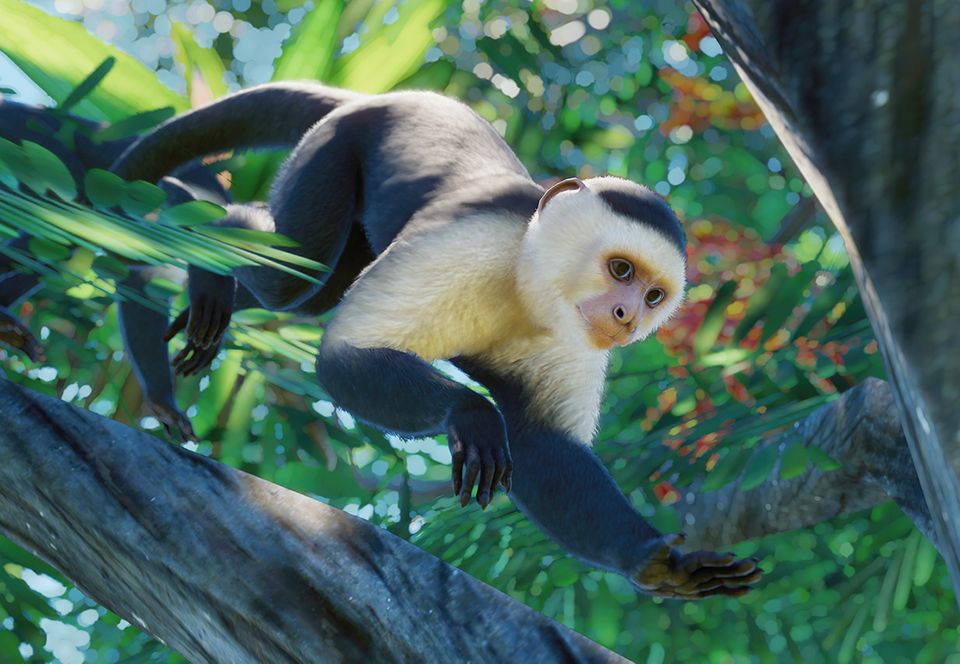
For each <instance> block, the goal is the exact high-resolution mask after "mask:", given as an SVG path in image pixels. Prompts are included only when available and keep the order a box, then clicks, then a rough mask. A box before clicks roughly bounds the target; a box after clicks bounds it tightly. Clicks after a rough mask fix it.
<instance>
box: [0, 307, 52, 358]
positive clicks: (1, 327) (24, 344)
mask: <svg viewBox="0 0 960 664" xmlns="http://www.w3.org/2000/svg"><path fill="white" fill-rule="evenodd" d="M0 341H2V342H3V343H5V344H7V345H8V346H11V347H13V348H16V349H17V350H19V351H20V352H22V353H24V354H25V355H26V356H27V357H29V358H30V359H31V360H33V361H34V362H43V361H44V360H45V359H46V358H45V357H44V355H43V346H41V345H40V342H39V341H37V338H36V337H35V336H33V333H31V332H30V330H29V329H27V326H26V325H24V324H23V321H22V320H20V319H19V318H17V317H16V316H15V315H14V314H12V313H11V312H10V311H9V310H8V309H7V308H6V307H0Z"/></svg>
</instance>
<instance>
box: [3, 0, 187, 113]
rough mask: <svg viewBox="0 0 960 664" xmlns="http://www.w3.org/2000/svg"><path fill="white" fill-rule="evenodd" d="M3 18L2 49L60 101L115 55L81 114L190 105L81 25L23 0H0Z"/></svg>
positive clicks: (82, 105) (79, 109)
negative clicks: (110, 67) (114, 62)
mask: <svg viewBox="0 0 960 664" xmlns="http://www.w3.org/2000/svg"><path fill="white" fill-rule="evenodd" d="M0 16H3V29H2V30H0V52H3V53H4V54H5V55H6V56H7V57H9V58H10V59H11V60H12V61H13V62H14V64H16V65H17V66H18V67H20V69H22V70H23V71H24V73H26V74H27V76H29V77H30V78H31V79H32V80H33V81H34V82H36V83H37V85H39V86H40V88H41V89H43V91H44V92H46V93H47V94H48V95H50V96H51V97H52V98H53V99H54V100H55V101H57V102H58V103H62V102H63V101H64V100H66V99H67V98H68V97H69V96H70V93H71V92H73V91H74V90H75V89H76V87H77V86H78V85H80V83H81V82H82V81H83V80H84V79H86V78H87V77H88V76H89V74H90V72H91V71H93V70H94V69H96V67H97V66H98V65H100V64H101V63H102V62H103V61H104V60H105V59H106V58H108V57H113V58H115V59H116V64H115V65H114V66H113V69H111V70H110V74H109V76H107V77H106V78H105V79H103V80H102V81H101V82H100V84H99V85H97V86H96V88H94V89H93V90H92V91H90V92H89V93H88V94H87V95H86V98H84V99H83V100H81V101H80V102H78V103H77V105H76V107H75V108H74V111H75V112H76V113H78V114H80V115H82V116H85V117H89V118H94V119H98V120H109V121H116V120H122V119H123V118H126V117H128V116H130V115H131V114H134V113H139V112H141V111H147V110H150V109H152V108H158V107H160V106H173V107H174V108H176V109H177V110H178V111H182V110H186V109H187V103H186V100H185V99H184V98H183V97H180V96H179V95H177V94H176V93H174V92H173V91H172V90H170V89H169V88H168V87H166V86H165V85H163V84H162V83H161V82H160V81H159V80H158V79H157V77H156V75H155V74H154V72H152V71H150V70H149V69H147V68H146V67H145V66H143V65H142V64H140V63H139V62H137V60H136V59H134V58H133V57H131V56H129V55H127V54H126V53H124V52H123V51H121V50H120V49H118V48H115V47H113V46H109V45H108V44H106V43H104V42H103V41H101V40H100V39H99V38H97V37H95V36H93V35H91V34H90V33H89V32H87V30H86V28H85V27H84V26H83V24H82V23H77V22H75V21H68V20H66V19H62V18H58V17H56V16H52V15H50V14H47V13H46V12H44V11H41V10H40V9H37V8H36V7H33V6H31V5H30V4H28V3H26V2H21V1H20V0H0ZM131 91H136V93H135V94H131Z"/></svg>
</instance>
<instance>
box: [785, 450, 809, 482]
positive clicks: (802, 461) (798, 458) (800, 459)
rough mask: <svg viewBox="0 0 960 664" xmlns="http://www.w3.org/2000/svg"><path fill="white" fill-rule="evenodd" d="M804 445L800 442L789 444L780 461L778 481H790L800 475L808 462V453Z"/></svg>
mask: <svg viewBox="0 0 960 664" xmlns="http://www.w3.org/2000/svg"><path fill="white" fill-rule="evenodd" d="M807 450H808V448H807V446H806V445H804V444H803V443H800V442H796V443H791V444H790V445H789V446H788V447H787V449H786V450H785V451H784V453H783V457H782V458H781V459H780V479H781V480H784V481H786V480H790V479H793V478H794V477H798V476H799V475H802V474H803V472H804V471H805V470H806V469H807V464H808V463H809V462H810V453H809V452H808V451H807Z"/></svg>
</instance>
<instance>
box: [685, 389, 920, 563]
mask: <svg viewBox="0 0 960 664" xmlns="http://www.w3.org/2000/svg"><path fill="white" fill-rule="evenodd" d="M798 440H799V441H801V442H802V443H803V444H804V445H808V446H809V445H812V446H814V447H818V448H820V449H821V450H823V451H824V452H826V453H827V454H829V455H830V456H831V457H833V458H834V459H836V460H837V461H838V462H839V463H840V465H841V468H840V469H838V470H835V471H824V470H821V469H820V468H818V467H816V466H814V465H812V464H811V465H810V466H809V467H808V468H807V470H806V471H804V472H803V473H802V474H800V475H798V476H797V477H794V478H791V479H789V480H786V481H783V480H780V479H779V475H780V460H779V459H778V461H777V464H776V466H774V469H773V472H771V474H770V477H769V478H768V479H767V480H766V481H765V482H763V483H762V484H760V485H759V486H757V487H754V488H753V489H750V490H748V491H741V490H740V484H741V482H742V477H741V478H739V479H737V480H735V481H734V482H732V483H731V484H728V485H727V486H725V487H724V488H722V489H719V490H717V491H706V492H704V491H700V490H699V483H698V484H694V485H693V486H691V487H690V488H689V489H688V490H687V491H685V492H684V497H683V499H682V500H681V501H679V502H678V503H677V504H675V505H674V508H676V509H677V510H678V511H679V512H680V514H681V517H682V519H683V530H684V532H685V533H687V543H688V544H689V545H690V546H692V547H694V548H708V549H722V548H725V547H728V546H730V545H731V544H735V543H737V542H740V541H743V540H747V539H754V538H758V537H764V536H766V535H772V534H774V533H779V532H785V531H788V530H795V529H797V528H806V527H808V526H812V525H813V524H816V523H820V522H821V521H827V520H829V519H832V518H834V517H836V516H839V515H840V514H846V513H852V512H857V511H860V510H863V509H867V508H870V507H873V506H875V505H878V504H880V503H882V502H884V501H885V500H889V499H891V498H892V499H893V500H895V501H896V502H897V504H898V505H899V506H900V508H901V509H902V510H903V511H904V512H905V513H906V514H907V515H908V516H910V518H911V519H913V521H914V523H915V524H916V525H917V527H918V528H919V529H920V530H921V531H922V532H923V533H924V534H925V535H926V536H927V537H928V538H929V539H930V541H931V542H933V543H934V544H935V545H936V544H937V539H936V535H935V533H934V530H933V523H932V521H931V519H930V513H929V512H928V511H927V506H926V503H925V502H924V499H923V492H922V491H921V489H920V482H919V480H918V479H917V473H916V471H915V470H914V468H913V462H912V460H911V458H910V450H909V448H908V447H907V441H906V438H905V437H904V435H903V430H902V429H901V427H900V422H899V420H898V418H897V411H896V407H895V405H894V399H893V394H892V392H891V390H890V386H889V385H888V384H887V383H885V382H884V381H882V380H878V379H876V378H869V379H867V380H866V381H864V382H863V383H861V384H859V385H857V386H856V387H854V388H853V389H851V390H848V391H847V392H844V393H843V394H842V395H841V396H840V397H839V398H838V399H837V400H836V401H833V402H831V403H829V404H826V405H825V406H822V407H821V408H819V409H817V410H816V411H814V412H813V413H811V414H810V415H808V416H807V417H805V418H804V419H803V420H801V421H800V422H798V423H797V424H796V426H795V428H794V430H793V431H787V432H784V433H783V434H780V435H779V436H778V437H776V438H775V439H774V440H772V441H770V442H769V443H767V444H768V445H772V446H776V447H779V448H780V454H781V455H782V454H783V452H784V450H785V449H786V447H787V445H788V444H789V443H794V442H797V441H798Z"/></svg>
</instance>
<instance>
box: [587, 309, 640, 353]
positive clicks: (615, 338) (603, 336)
mask: <svg viewBox="0 0 960 664" xmlns="http://www.w3.org/2000/svg"><path fill="white" fill-rule="evenodd" d="M577 313H579V314H580V318H582V319H583V322H584V325H585V327H586V331H587V334H588V336H589V337H590V341H591V343H592V344H593V345H594V346H596V347H597V348H599V349H600V350H609V349H610V348H611V347H612V346H621V347H622V346H626V345H628V344H629V343H630V338H631V337H632V334H630V333H628V334H627V336H626V338H625V339H621V338H620V336H621V335H613V334H610V333H609V332H607V331H606V330H604V329H603V328H602V327H600V326H599V325H596V324H595V323H593V322H592V321H591V320H590V319H589V318H587V315H586V314H585V313H583V309H581V308H580V305H577Z"/></svg>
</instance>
